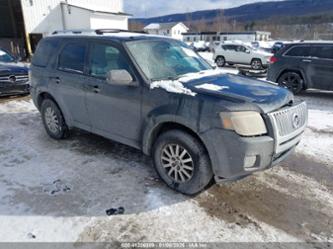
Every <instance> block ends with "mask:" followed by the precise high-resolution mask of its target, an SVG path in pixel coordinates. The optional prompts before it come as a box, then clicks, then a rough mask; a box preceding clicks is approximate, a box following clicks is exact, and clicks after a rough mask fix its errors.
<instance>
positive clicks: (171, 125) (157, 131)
mask: <svg viewBox="0 0 333 249" xmlns="http://www.w3.org/2000/svg"><path fill="white" fill-rule="evenodd" d="M170 130H181V131H183V132H186V133H188V134H190V135H191V136H193V137H195V138H196V139H197V140H198V141H199V142H200V143H201V144H202V145H203V147H204V148H205V150H206V151H207V153H208V156H209V151H208V149H207V146H206V144H205V142H204V140H203V139H202V138H201V137H200V135H199V134H198V133H197V132H196V131H194V129H192V128H191V127H189V126H187V125H185V124H182V123H179V122H175V121H165V122H162V123H159V124H157V125H155V126H154V127H153V129H152V130H151V131H150V132H149V134H148V135H147V136H146V137H145V138H144V141H145V143H144V145H143V152H144V153H145V154H147V155H151V152H152V148H153V145H154V143H155V141H156V139H157V138H158V137H159V136H160V135H161V134H163V133H164V132H167V131H170Z"/></svg>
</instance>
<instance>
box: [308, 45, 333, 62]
mask: <svg viewBox="0 0 333 249" xmlns="http://www.w3.org/2000/svg"><path fill="white" fill-rule="evenodd" d="M311 57H317V58H321V59H333V46H332V45H323V46H313V47H312V48H311Z"/></svg>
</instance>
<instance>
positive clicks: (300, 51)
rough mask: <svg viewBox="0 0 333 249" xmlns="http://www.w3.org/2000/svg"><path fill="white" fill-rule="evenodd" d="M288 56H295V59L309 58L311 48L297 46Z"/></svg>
mask: <svg viewBox="0 0 333 249" xmlns="http://www.w3.org/2000/svg"><path fill="white" fill-rule="evenodd" d="M286 55H287V56H294V57H309V55H310V48H309V47H307V46H296V47H293V48H292V49H290V50H289V51H288V52H287V53H286Z"/></svg>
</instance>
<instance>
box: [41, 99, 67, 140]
mask: <svg viewBox="0 0 333 249" xmlns="http://www.w3.org/2000/svg"><path fill="white" fill-rule="evenodd" d="M41 114H42V120H43V124H44V127H45V130H46V132H47V134H48V135H49V136H50V137H51V138H53V139H56V140H60V139H64V138H67V137H68V136H69V129H68V127H67V125H66V122H65V119H64V117H63V115H62V113H61V111H60V109H59V107H58V105H57V104H56V103H55V102H54V101H53V100H51V99H45V100H44V101H43V103H42V106H41Z"/></svg>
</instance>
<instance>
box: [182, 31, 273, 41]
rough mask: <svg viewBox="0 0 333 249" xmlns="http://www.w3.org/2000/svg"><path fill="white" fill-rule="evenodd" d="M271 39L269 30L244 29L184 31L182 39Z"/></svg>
mask: <svg viewBox="0 0 333 249" xmlns="http://www.w3.org/2000/svg"><path fill="white" fill-rule="evenodd" d="M270 39H271V32H265V31H245V32H221V33H218V32H200V33H184V34H183V41H185V42H196V41H206V42H214V41H242V42H255V41H269V40H270Z"/></svg>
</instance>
